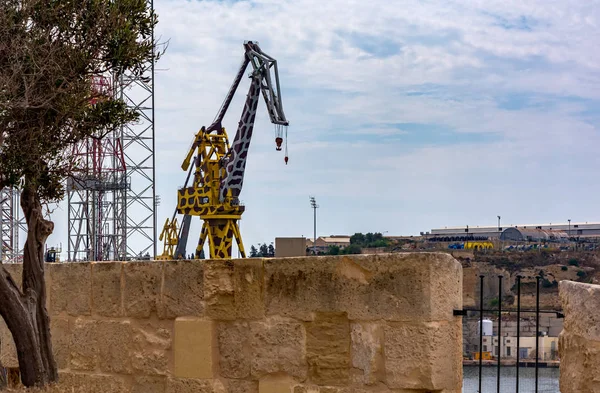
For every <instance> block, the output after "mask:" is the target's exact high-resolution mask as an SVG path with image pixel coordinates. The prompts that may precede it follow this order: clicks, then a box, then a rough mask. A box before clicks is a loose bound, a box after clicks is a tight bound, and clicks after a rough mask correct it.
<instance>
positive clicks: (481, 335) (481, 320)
mask: <svg viewBox="0 0 600 393" xmlns="http://www.w3.org/2000/svg"><path fill="white" fill-rule="evenodd" d="M493 338H494V337H493V336H492V340H493ZM492 345H494V343H493V342H492ZM482 369H483V275H481V276H479V390H478V392H481V382H482V377H483V376H482V374H481V371H482Z"/></svg>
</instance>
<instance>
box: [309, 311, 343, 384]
mask: <svg viewBox="0 0 600 393" xmlns="http://www.w3.org/2000/svg"><path fill="white" fill-rule="evenodd" d="M306 357H307V360H308V370H309V376H310V380H311V381H312V382H314V383H316V384H318V385H332V386H336V385H337V386H343V385H346V384H348V382H349V368H350V324H349V322H348V316H347V314H346V313H316V314H315V318H314V321H312V322H309V323H307V324H306Z"/></svg>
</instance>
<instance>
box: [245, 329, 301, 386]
mask: <svg viewBox="0 0 600 393" xmlns="http://www.w3.org/2000/svg"><path fill="white" fill-rule="evenodd" d="M250 334H251V337H250V345H251V347H252V365H251V375H252V377H253V378H255V379H260V378H261V377H263V376H265V375H267V374H274V373H278V372H283V373H287V374H289V375H292V376H293V377H295V378H297V379H298V380H300V381H303V380H304V379H306V375H307V364H306V352H305V343H306V333H305V331H304V327H303V326H302V324H300V323H298V322H297V321H294V320H290V319H287V318H279V317H270V318H267V319H266V320H265V321H264V322H251V323H250Z"/></svg>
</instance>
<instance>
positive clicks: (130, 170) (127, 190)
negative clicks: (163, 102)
mask: <svg viewBox="0 0 600 393" xmlns="http://www.w3.org/2000/svg"><path fill="white" fill-rule="evenodd" d="M147 4H148V9H149V10H150V11H152V12H153V10H154V4H153V0H148V1H147ZM152 40H153V41H154V32H152ZM111 79H112V82H110V83H108V85H109V86H111V89H110V95H112V96H113V97H115V98H118V99H122V100H123V101H124V102H125V103H126V104H127V106H128V107H129V108H133V109H134V110H135V111H136V112H137V113H138V114H139V120H138V121H137V122H136V123H134V124H129V125H127V126H125V127H122V128H120V129H117V130H114V131H112V132H111V133H110V134H108V135H106V136H104V138H102V139H98V138H90V139H89V140H87V141H84V142H83V143H82V144H80V145H79V146H78V147H77V148H76V150H75V151H74V154H76V155H77V157H78V158H79V162H80V164H79V166H78V168H77V170H75V171H74V174H73V176H72V177H71V178H70V179H69V180H68V182H67V200H68V222H69V224H68V236H69V239H68V242H67V252H68V256H67V259H68V260H69V261H77V260H96V261H103V260H127V259H139V258H147V257H152V258H154V257H156V236H157V234H156V202H155V200H156V190H155V186H154V178H155V155H154V61H150V62H148V63H147V64H146V66H145V67H144V70H143V73H142V74H141V76H134V75H131V74H129V73H124V74H120V75H111ZM100 84H101V85H102V86H105V85H106V81H105V82H100ZM102 86H101V88H102Z"/></svg>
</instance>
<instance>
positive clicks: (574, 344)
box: [558, 281, 600, 393]
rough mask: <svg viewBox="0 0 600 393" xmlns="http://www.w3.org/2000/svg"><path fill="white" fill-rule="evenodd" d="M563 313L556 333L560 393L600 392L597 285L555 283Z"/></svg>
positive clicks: (599, 293) (598, 293) (599, 326)
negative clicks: (559, 327) (561, 328)
mask: <svg viewBox="0 0 600 393" xmlns="http://www.w3.org/2000/svg"><path fill="white" fill-rule="evenodd" d="M559 294H560V300H561V302H562V306H563V311H564V314H565V319H564V325H563V331H562V332H561V333H560V336H559V342H558V351H559V356H560V391H561V392H562V393H597V392H600V318H599V317H598V307H599V306H600V286H599V285H592V284H583V283H577V282H571V281H561V282H560V283H559Z"/></svg>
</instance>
